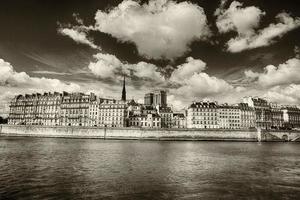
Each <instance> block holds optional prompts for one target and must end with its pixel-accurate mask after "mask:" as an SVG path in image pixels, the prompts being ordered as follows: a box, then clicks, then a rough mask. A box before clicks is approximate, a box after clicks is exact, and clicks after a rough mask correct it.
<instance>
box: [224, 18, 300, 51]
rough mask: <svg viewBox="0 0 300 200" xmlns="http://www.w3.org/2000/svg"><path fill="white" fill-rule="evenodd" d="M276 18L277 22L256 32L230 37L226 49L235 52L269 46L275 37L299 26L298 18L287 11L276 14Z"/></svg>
mask: <svg viewBox="0 0 300 200" xmlns="http://www.w3.org/2000/svg"><path fill="white" fill-rule="evenodd" d="M276 19H277V21H278V23H277V24H270V25H269V26H268V27H266V28H264V29H261V30H259V31H258V32H257V33H256V34H252V35H249V36H239V37H237V38H233V39H230V40H229V41H228V43H227V47H228V51H230V52H233V53H235V52H241V51H243V50H248V49H255V48H258V47H264V46H269V45H271V44H273V43H274V42H275V40H274V39H275V38H278V37H279V38H280V37H282V36H283V35H284V34H286V33H287V32H289V31H291V30H294V29H296V28H298V27H299V26H300V19H299V18H296V19H294V18H292V17H291V16H290V15H289V14H287V13H280V14H278V15H277V16H276Z"/></svg>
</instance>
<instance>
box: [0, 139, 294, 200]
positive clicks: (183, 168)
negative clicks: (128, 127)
mask: <svg viewBox="0 0 300 200" xmlns="http://www.w3.org/2000/svg"><path fill="white" fill-rule="evenodd" d="M299 197H300V144H299V143H298V144H297V143H246V142H159V141H113V140H91V139H55V138H7V137H1V138H0V199H30V200H32V199H299Z"/></svg>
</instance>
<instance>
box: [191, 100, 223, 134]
mask: <svg viewBox="0 0 300 200" xmlns="http://www.w3.org/2000/svg"><path fill="white" fill-rule="evenodd" d="M187 128H201V129H217V128H219V124H218V105H217V103H216V102H194V103H192V104H191V105H190V106H189V107H188V109H187Z"/></svg>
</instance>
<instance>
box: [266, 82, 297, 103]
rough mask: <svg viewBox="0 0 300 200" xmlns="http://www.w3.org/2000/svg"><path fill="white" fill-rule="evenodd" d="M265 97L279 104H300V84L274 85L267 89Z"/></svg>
mask: <svg viewBox="0 0 300 200" xmlns="http://www.w3.org/2000/svg"><path fill="white" fill-rule="evenodd" d="M266 97H267V98H268V99H269V100H270V101H273V102H277V103H281V104H292V105H293V104H294V105H296V104H298V105H299V104H300V85H299V84H290V85H288V86H275V87H273V88H272V89H271V90H269V91H267V94H266Z"/></svg>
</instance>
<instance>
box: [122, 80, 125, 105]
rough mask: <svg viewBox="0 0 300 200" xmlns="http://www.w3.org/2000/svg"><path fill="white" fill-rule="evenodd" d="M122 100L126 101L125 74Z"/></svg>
mask: <svg viewBox="0 0 300 200" xmlns="http://www.w3.org/2000/svg"><path fill="white" fill-rule="evenodd" d="M122 101H126V88H125V76H124V80H123V90H122Z"/></svg>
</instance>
